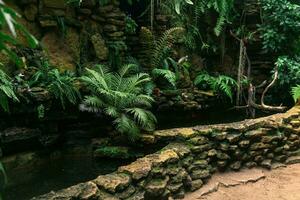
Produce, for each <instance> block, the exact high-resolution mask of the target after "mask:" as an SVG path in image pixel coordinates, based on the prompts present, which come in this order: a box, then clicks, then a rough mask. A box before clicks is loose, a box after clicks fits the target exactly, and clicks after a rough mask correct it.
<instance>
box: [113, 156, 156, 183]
mask: <svg viewBox="0 0 300 200" xmlns="http://www.w3.org/2000/svg"><path fill="white" fill-rule="evenodd" d="M151 169H152V163H151V162H150V161H149V160H148V159H146V158H141V159H138V160H136V161H135V162H133V163H131V164H130V165H127V166H122V167H119V169H118V172H121V173H122V172H125V173H129V174H131V176H132V179H134V180H139V179H141V178H143V177H146V176H148V174H149V172H150V171H151Z"/></svg>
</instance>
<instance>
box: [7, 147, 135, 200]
mask: <svg viewBox="0 0 300 200" xmlns="http://www.w3.org/2000/svg"><path fill="white" fill-rule="evenodd" d="M56 154H59V155H56V156H53V155H52V158H50V157H47V156H45V157H44V158H43V161H42V163H41V161H39V162H40V163H39V164H38V166H37V165H33V166H32V167H24V168H19V169H17V170H7V175H8V178H9V186H8V187H7V188H6V190H5V193H4V200H28V199H31V198H32V197H34V196H38V195H42V194H45V193H48V192H50V191H52V190H53V191H55V190H60V189H63V188H66V187H69V186H72V185H75V184H77V183H81V182H85V181H88V180H92V179H94V178H96V177H97V176H99V175H101V174H107V173H111V172H113V171H115V170H116V169H117V168H118V166H121V165H123V164H126V163H127V162H130V161H124V160H111V159H102V160H95V159H94V158H93V157H92V154H91V153H86V154H81V155H80V154H79V155H78V154H76V155H75V154H73V155H71V154H68V153H65V152H59V153H56Z"/></svg>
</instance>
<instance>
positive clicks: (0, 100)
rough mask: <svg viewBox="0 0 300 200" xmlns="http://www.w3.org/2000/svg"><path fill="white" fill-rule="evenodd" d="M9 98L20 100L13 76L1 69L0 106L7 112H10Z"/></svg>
mask: <svg viewBox="0 0 300 200" xmlns="http://www.w3.org/2000/svg"><path fill="white" fill-rule="evenodd" d="M9 99H11V100H13V101H15V102H18V101H19V99H18V97H17V95H16V94H15V91H14V86H13V83H12V80H11V78H10V77H9V76H8V75H7V74H6V73H5V72H4V71H2V70H1V69H0V106H1V108H2V109H3V110H4V111H5V112H9Z"/></svg>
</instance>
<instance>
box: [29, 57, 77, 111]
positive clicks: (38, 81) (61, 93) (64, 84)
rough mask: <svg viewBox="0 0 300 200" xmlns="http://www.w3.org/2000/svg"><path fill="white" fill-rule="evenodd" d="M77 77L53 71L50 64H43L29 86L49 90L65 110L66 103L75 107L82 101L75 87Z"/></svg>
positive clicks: (69, 73) (68, 73) (66, 72)
mask: <svg viewBox="0 0 300 200" xmlns="http://www.w3.org/2000/svg"><path fill="white" fill-rule="evenodd" d="M74 82H75V77H74V75H73V73H71V72H68V71H65V72H63V73H61V72H59V71H58V69H51V68H50V66H49V64H48V62H43V64H42V66H41V67H40V68H39V69H38V71H37V72H36V73H35V74H34V75H33V76H32V78H31V80H30V81H29V85H30V86H31V87H33V86H39V87H43V88H46V89H48V90H49V92H50V94H52V95H53V96H54V98H55V99H57V100H59V101H60V103H61V105H62V107H63V108H64V109H65V107H66V102H69V103H71V104H73V105H75V104H76V103H77V100H78V99H80V93H79V91H78V89H77V88H76V87H75V85H74Z"/></svg>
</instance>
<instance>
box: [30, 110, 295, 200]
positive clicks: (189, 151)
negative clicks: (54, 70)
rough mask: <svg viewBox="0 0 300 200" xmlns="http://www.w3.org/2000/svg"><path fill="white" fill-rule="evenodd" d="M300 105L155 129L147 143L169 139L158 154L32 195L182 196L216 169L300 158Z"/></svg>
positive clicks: (133, 199) (110, 199) (109, 199)
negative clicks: (263, 113) (241, 118)
mask: <svg viewBox="0 0 300 200" xmlns="http://www.w3.org/2000/svg"><path fill="white" fill-rule="evenodd" d="M299 136H300V107H295V108H293V109H291V110H290V111H288V112H287V113H285V114H277V115H272V116H269V117H265V118H260V119H255V120H246V121H243V122H238V123H232V124H223V125H211V126H199V127H194V128H182V129H170V130H162V131H156V132H155V133H154V134H153V135H144V136H143V139H144V141H148V143H151V142H152V143H156V142H159V141H170V143H169V144H168V145H167V146H166V147H165V148H163V149H162V150H160V151H159V152H157V153H154V154H150V155H147V156H145V157H143V158H140V159H138V160H136V161H135V162H133V163H131V164H129V165H127V166H122V167H120V168H119V169H118V171H116V172H114V173H112V174H108V175H102V176H99V177H98V178H96V179H95V180H91V181H89V182H86V183H81V184H78V185H75V186H73V187H70V188H68V189H65V190H61V191H58V192H51V193H49V194H46V195H43V196H40V197H36V198H33V200H40V199H43V200H45V199H70V200H71V199H80V200H83V199H84V200H87V199H90V200H92V199H98V200H100V199H101V200H102V199H105V200H118V199H126V200H142V199H153V200H154V199H155V200H158V199H160V200H162V199H170V198H171V199H172V198H173V199H181V198H183V197H184V195H185V193H186V192H189V191H195V190H197V189H199V188H201V187H202V186H203V184H205V183H206V182H207V180H208V179H209V178H210V177H211V175H212V174H213V173H215V172H216V171H225V170H239V169H241V168H244V167H246V168H251V167H255V166H260V167H265V168H267V169H272V168H275V167H278V166H280V165H282V164H293V163H297V162H300V157H299V156H298V155H300V154H299V147H300V137H299Z"/></svg>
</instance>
